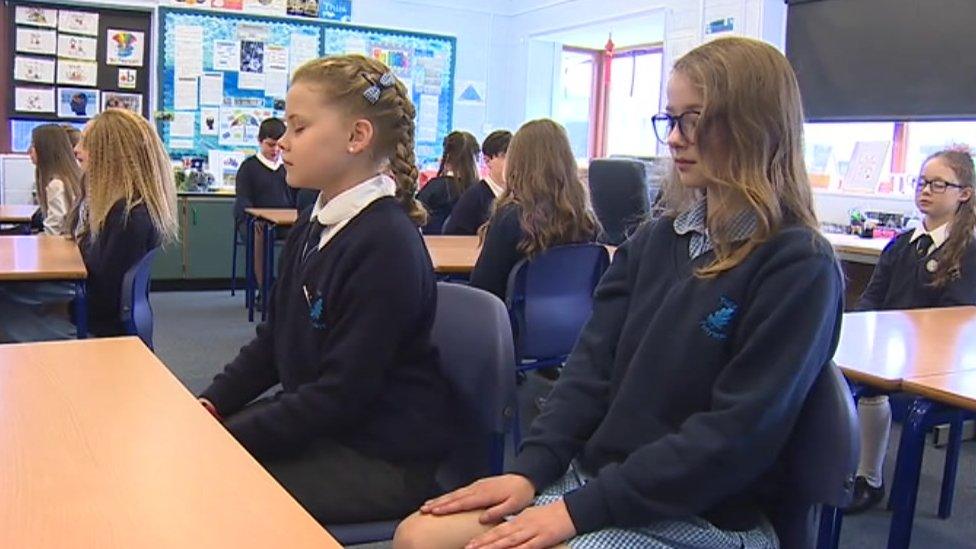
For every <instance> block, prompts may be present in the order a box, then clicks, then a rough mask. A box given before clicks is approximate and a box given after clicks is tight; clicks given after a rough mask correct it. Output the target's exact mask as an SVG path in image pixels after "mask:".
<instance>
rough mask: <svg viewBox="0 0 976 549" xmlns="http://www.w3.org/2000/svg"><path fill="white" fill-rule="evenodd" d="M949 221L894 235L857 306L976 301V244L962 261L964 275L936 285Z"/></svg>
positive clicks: (903, 306) (910, 306) (913, 306)
mask: <svg viewBox="0 0 976 549" xmlns="http://www.w3.org/2000/svg"><path fill="white" fill-rule="evenodd" d="M948 236H949V235H948V224H944V225H942V226H941V227H938V228H936V229H934V230H932V231H926V230H925V228H924V227H922V226H919V227H918V228H916V229H913V230H910V231H905V232H903V233H901V234H900V235H898V236H897V237H896V238H894V239H892V241H891V242H890V243H888V245H887V246H885V249H884V252H882V253H881V257H880V258H879V259H878V264H877V265H876V266H875V267H874V273H873V274H872V275H871V281H870V282H869V283H868V286H867V288H865V290H864V293H863V294H862V295H861V298H860V299H859V300H858V302H857V306H856V308H857V310H861V311H871V310H885V309H917V308H922V307H951V306H954V305H976V246H974V245H973V244H970V245H969V247H968V248H966V251H965V253H963V255H962V259H961V261H960V265H959V273H960V277H959V278H957V279H955V280H950V281H949V282H947V283H946V284H945V285H944V286H943V287H934V286H932V280H933V273H934V272H935V270H936V268H937V267H938V264H939V261H940V260H941V258H942V252H943V248H942V246H943V244H944V243H945V241H946V238H948Z"/></svg>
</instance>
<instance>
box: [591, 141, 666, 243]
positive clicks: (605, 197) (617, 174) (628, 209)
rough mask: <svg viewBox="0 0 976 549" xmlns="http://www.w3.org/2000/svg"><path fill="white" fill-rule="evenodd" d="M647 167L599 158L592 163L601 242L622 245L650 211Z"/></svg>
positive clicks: (593, 196) (636, 162) (629, 160)
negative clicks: (601, 230) (600, 226)
mask: <svg viewBox="0 0 976 549" xmlns="http://www.w3.org/2000/svg"><path fill="white" fill-rule="evenodd" d="M649 169H650V168H649V166H648V165H647V163H645V162H642V161H640V160H637V159H633V158H598V159H594V160H592V161H591V162H590V167H589V176H588V177H589V187H590V199H591V201H592V202H593V211H594V212H596V216H597V218H598V219H599V220H600V224H601V225H603V234H602V235H601V240H602V241H603V242H605V243H607V244H613V245H615V246H616V245H619V244H620V243H621V242H623V241H624V240H625V239H626V238H627V237H628V236H629V235H630V233H631V232H632V231H633V230H634V229H635V228H636V227H637V225H639V224H640V223H641V222H642V221H643V220H645V219H646V218H647V217H648V215H649V213H650V210H651V202H652V200H653V199H652V197H651V191H650V186H649V184H648V180H649V177H650V173H649Z"/></svg>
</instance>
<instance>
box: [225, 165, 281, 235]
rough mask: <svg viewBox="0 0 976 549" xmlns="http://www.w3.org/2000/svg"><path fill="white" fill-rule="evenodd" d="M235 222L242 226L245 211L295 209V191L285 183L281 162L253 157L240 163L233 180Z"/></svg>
mask: <svg viewBox="0 0 976 549" xmlns="http://www.w3.org/2000/svg"><path fill="white" fill-rule="evenodd" d="M235 192H236V197H235V198H234V219H235V220H237V223H241V222H242V221H243V219H244V210H245V209H247V208H294V207H295V191H294V190H293V189H291V188H290V187H289V186H288V183H287V182H286V181H285V167H284V165H283V164H282V163H281V160H278V161H271V160H268V159H267V158H265V157H264V155H261V154H256V155H254V156H250V157H248V158H247V159H245V160H244V162H241V167H240V168H238V169H237V177H236V179H235Z"/></svg>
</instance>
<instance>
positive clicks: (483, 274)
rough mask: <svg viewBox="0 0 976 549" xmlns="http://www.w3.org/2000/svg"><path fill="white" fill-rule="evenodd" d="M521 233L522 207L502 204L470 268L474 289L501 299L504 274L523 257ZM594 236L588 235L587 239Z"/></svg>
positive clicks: (503, 290) (504, 284)
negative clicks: (520, 248)
mask: <svg viewBox="0 0 976 549" xmlns="http://www.w3.org/2000/svg"><path fill="white" fill-rule="evenodd" d="M524 236H525V233H524V231H522V207H521V206H519V205H518V204H506V205H505V206H503V207H502V209H500V210H499V211H498V212H496V214H495V218H494V219H493V220H492V221H491V224H490V225H488V231H487V233H485V242H484V245H483V246H482V247H481V253H480V254H479V255H478V260H477V261H476V262H475V264H474V270H472V271H471V277H470V283H471V285H472V286H474V287H475V288H481V289H482V290H486V291H489V292H491V293H493V294H495V295H497V296H498V297H499V298H501V299H502V300H504V299H505V293H506V290H507V287H508V275H509V274H510V273H511V272H512V269H513V268H514V267H515V264H516V263H518V262H519V261H521V260H522V259H524V258H525V254H524V253H522V252H521V251H520V250H519V243H520V242H522V238H523V237H524ZM595 238H596V235H595V234H593V235H590V238H589V239H587V240H586V241H587V242H590V241H592V240H594V239H595ZM559 244H576V242H561V243H559Z"/></svg>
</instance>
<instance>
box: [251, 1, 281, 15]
mask: <svg viewBox="0 0 976 549" xmlns="http://www.w3.org/2000/svg"><path fill="white" fill-rule="evenodd" d="M244 11H245V12H247V13H258V14H261V15H285V14H286V13H287V12H288V3H287V0H244Z"/></svg>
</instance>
